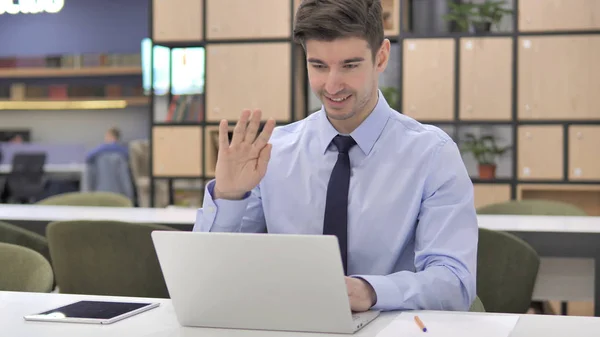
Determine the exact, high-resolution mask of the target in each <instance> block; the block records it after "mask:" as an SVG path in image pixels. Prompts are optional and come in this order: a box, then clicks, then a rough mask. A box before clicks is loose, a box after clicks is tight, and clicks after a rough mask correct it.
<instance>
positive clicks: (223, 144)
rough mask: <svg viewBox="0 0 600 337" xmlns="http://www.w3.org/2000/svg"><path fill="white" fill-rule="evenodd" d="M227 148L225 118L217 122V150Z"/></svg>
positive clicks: (227, 131) (227, 129)
mask: <svg viewBox="0 0 600 337" xmlns="http://www.w3.org/2000/svg"><path fill="white" fill-rule="evenodd" d="M227 148H229V125H228V123H227V120H226V119H222V120H221V122H220V123H219V152H221V151H225V150H226V149H227Z"/></svg>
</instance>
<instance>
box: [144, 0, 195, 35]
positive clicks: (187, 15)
mask: <svg viewBox="0 0 600 337" xmlns="http://www.w3.org/2000/svg"><path fill="white" fill-rule="evenodd" d="M152 4H153V11H152V19H153V20H152V22H153V26H152V29H153V35H154V41H156V42H178V41H201V40H202V35H203V32H202V11H203V7H204V0H153V2H152Z"/></svg>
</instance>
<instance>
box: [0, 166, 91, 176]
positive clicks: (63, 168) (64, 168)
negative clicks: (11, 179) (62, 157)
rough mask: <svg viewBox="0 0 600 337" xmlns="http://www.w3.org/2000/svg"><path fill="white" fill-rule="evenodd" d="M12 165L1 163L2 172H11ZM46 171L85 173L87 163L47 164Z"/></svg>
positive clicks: (0, 169)
mask: <svg viewBox="0 0 600 337" xmlns="http://www.w3.org/2000/svg"><path fill="white" fill-rule="evenodd" d="M11 168H12V165H10V164H2V165H0V173H1V174H7V173H10V170H11ZM44 171H45V172H47V173H65V174H83V173H84V172H85V164H46V165H44Z"/></svg>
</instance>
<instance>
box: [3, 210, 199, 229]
mask: <svg viewBox="0 0 600 337" xmlns="http://www.w3.org/2000/svg"><path fill="white" fill-rule="evenodd" d="M197 213H198V210H197V209H195V208H179V207H172V208H171V207H169V208H141V207H86V206H49V205H1V204H0V220H5V221H8V222H11V223H14V224H17V225H20V226H22V227H24V228H27V229H29V230H32V231H34V232H37V233H40V234H42V235H45V233H46V225H47V224H48V223H50V222H52V221H65V220H112V221H124V222H134V223H155V224H159V225H167V226H171V227H174V228H177V229H179V230H188V231H189V230H192V228H193V226H194V222H195V221H196V215H197Z"/></svg>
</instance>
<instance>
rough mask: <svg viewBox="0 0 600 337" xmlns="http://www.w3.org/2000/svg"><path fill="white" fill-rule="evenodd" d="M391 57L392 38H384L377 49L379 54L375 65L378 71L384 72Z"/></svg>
mask: <svg viewBox="0 0 600 337" xmlns="http://www.w3.org/2000/svg"><path fill="white" fill-rule="evenodd" d="M389 59H390V40H388V39H383V42H382V43H381V47H379V51H377V56H376V58H375V62H376V64H375V67H376V69H377V71H379V72H383V71H384V70H385V68H386V67H387V64H388V61H389Z"/></svg>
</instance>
